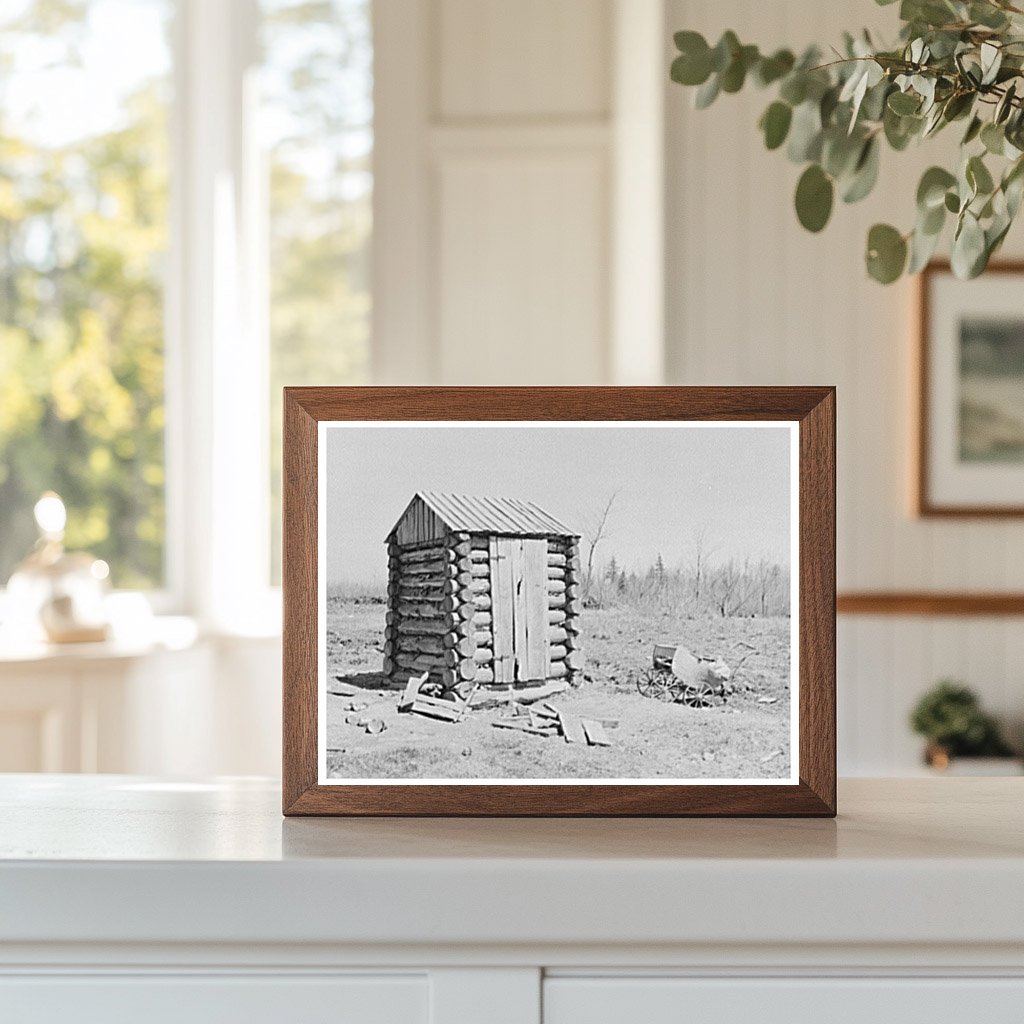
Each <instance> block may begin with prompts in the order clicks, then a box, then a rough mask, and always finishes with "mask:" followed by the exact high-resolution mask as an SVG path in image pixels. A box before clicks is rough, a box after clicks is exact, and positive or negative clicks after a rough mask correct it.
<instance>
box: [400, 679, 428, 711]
mask: <svg viewBox="0 0 1024 1024" xmlns="http://www.w3.org/2000/svg"><path fill="white" fill-rule="evenodd" d="M429 678H430V673H429V672H424V673H423V675H421V676H409V682H408V683H407V684H406V687H405V693H403V694H402V699H401V700H400V701H399V702H398V710H399V711H404V710H405V709H406V708H409V707H412V704H413V701H415V700H416V697H417V695H418V694H419V692H420V687H421V686H423V685H424V684H425V683H426V681H427V680H428V679H429Z"/></svg>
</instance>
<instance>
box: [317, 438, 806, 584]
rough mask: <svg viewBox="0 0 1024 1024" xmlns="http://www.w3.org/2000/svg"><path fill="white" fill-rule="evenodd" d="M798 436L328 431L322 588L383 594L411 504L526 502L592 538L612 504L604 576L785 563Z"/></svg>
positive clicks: (601, 549) (602, 557) (601, 554)
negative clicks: (416, 499) (657, 564)
mask: <svg viewBox="0 0 1024 1024" xmlns="http://www.w3.org/2000/svg"><path fill="white" fill-rule="evenodd" d="M789 463H790V432H789V431H788V430H786V429H780V428H779V427H772V426H767V427H766V426H758V427H752V426H742V425H737V426H727V427H708V426H703V425H702V426H688V425H671V426H658V427H650V426H630V427H623V426H621V425H615V426H609V427H605V426H598V427H578V426H571V427H551V426H533V425H530V426H523V427H518V426H517V427H505V426H502V427H466V426H462V425H454V426H447V425H444V426H441V425H438V426H424V425H423V424H419V423H417V424H416V425H415V426H410V427H398V426H393V425H392V426H379V425H372V426H365V425H360V426H356V427H351V426H344V425H339V426H333V425H332V426H330V427H328V428H327V430H326V442H325V468H326V474H325V476H326V480H325V490H326V495H325V496H326V545H327V551H326V563H327V566H326V568H327V576H326V579H327V583H328V584H329V585H334V584H342V583H344V584H350V585H359V586H363V585H366V586H381V587H383V585H384V584H385V582H386V579H387V558H386V554H385V547H384V541H385V538H386V536H387V534H388V533H389V532H390V530H391V528H392V527H393V526H394V524H395V522H396V521H397V520H398V518H399V517H400V516H401V514H402V512H403V511H404V510H405V508H406V506H407V505H408V504H409V501H410V500H411V499H412V497H413V495H414V494H415V493H416V492H417V491H446V492H449V493H453V494H468V495H474V496H483V497H498V498H500V497H509V498H518V499H520V500H524V501H532V502H535V503H536V504H538V505H540V506H541V508H543V509H544V510H545V511H547V512H549V513H550V514H551V515H553V516H555V518H557V519H559V520H561V521H562V522H564V523H565V524H566V525H568V526H569V527H571V528H572V529H574V530H575V531H576V532H578V533H580V534H581V535H583V536H584V547H583V550H584V555H585V552H586V537H587V536H588V534H589V532H590V531H591V530H592V529H593V524H594V522H595V520H596V519H597V518H599V516H600V513H601V511H602V509H603V508H604V507H605V505H606V504H607V502H608V500H609V499H610V498H612V496H613V495H614V501H613V503H612V509H611V513H610V515H609V517H608V524H607V528H606V534H605V536H606V539H605V540H602V541H601V543H600V544H599V545H598V548H597V557H596V560H595V561H596V563H600V564H604V563H607V562H608V560H609V559H610V558H611V557H612V555H614V556H615V558H616V561H617V562H618V564H619V565H620V566H622V568H624V569H625V570H627V571H636V572H644V571H646V570H647V568H648V567H649V566H650V565H651V564H652V563H653V562H654V561H655V559H656V558H657V557H658V555H659V554H660V555H661V556H662V558H663V559H664V561H665V564H666V565H667V566H668V567H669V568H674V567H679V566H684V565H690V564H691V563H692V561H693V557H694V551H695V544H696V536H697V534H698V532H700V531H702V530H703V531H704V533H705V538H706V539H705V542H704V550H705V552H706V553H708V552H710V553H711V558H712V560H713V561H719V560H724V559H728V558H739V559H742V558H748V557H749V558H751V559H753V560H757V559H760V558H768V559H770V560H771V561H774V562H777V563H779V564H782V565H788V564H789V553H790V464H789Z"/></svg>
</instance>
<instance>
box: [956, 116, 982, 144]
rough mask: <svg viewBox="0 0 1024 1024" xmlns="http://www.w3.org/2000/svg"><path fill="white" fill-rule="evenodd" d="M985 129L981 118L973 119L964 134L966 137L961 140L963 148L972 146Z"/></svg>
mask: <svg viewBox="0 0 1024 1024" xmlns="http://www.w3.org/2000/svg"><path fill="white" fill-rule="evenodd" d="M982 127H983V122H982V120H981V118H980V117H972V118H971V123H970V124H969V125H968V126H967V131H965V132H964V137H963V138H962V139H961V140H960V145H961V146H967V145H970V143H972V142H973V141H974V140H975V139H976V138H977V137H978V135H979V134H980V132H981V129H982Z"/></svg>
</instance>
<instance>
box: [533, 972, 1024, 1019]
mask: <svg viewBox="0 0 1024 1024" xmlns="http://www.w3.org/2000/svg"><path fill="white" fill-rule="evenodd" d="M1021 1020H1024V978H1014V979H1005V978H970V977H962V978H920V979H907V978H892V977H888V978H843V977H817V978H806V977H805V978H679V977H674V978H673V977H668V978H657V977H634V978H630V977H612V978H597V977H590V978H566V977H555V978H548V979H547V980H546V981H545V984H544V1024H639V1022H642V1024H694V1022H697V1021H699V1022H700V1024H737V1022H742V1021H756V1022H757V1024H798V1022H801V1021H814V1024H963V1022H964V1021H985V1024H1020V1022H1021Z"/></svg>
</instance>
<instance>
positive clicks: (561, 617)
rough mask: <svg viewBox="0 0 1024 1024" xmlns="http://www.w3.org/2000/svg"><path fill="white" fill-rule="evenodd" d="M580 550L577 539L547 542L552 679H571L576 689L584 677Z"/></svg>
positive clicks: (557, 539) (556, 539)
mask: <svg viewBox="0 0 1024 1024" xmlns="http://www.w3.org/2000/svg"><path fill="white" fill-rule="evenodd" d="M579 616H580V551H579V540H578V538H576V537H565V538H551V539H550V540H549V541H548V642H549V645H550V646H549V649H548V650H549V656H550V660H551V677H552V678H553V679H568V680H569V683H570V684H571V685H573V686H576V685H578V683H579V682H580V680H581V678H582V669H583V655H582V652H581V651H580V643H579V634H580V628H579V621H580V619H579Z"/></svg>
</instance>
